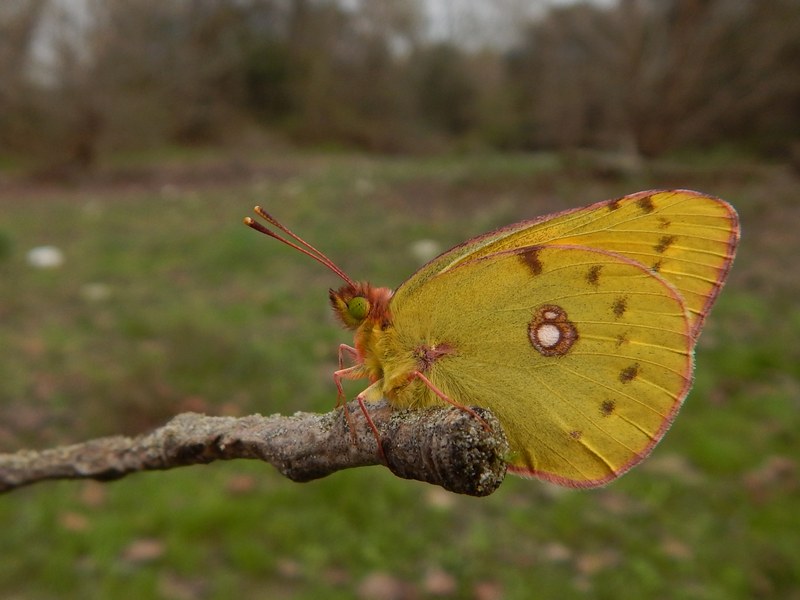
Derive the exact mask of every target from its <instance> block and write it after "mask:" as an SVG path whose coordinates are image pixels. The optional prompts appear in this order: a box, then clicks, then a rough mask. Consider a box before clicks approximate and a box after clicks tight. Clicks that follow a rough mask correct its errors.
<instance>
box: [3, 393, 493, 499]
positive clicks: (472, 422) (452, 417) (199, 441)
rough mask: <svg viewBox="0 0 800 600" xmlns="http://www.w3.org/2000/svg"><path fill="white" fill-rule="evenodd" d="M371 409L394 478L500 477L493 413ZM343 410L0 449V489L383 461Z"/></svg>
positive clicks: (305, 472)
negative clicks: (253, 465) (260, 464)
mask: <svg viewBox="0 0 800 600" xmlns="http://www.w3.org/2000/svg"><path fill="white" fill-rule="evenodd" d="M369 409H370V410H369V412H370V417H371V418H372V420H373V422H374V423H375V426H376V427H377V429H378V431H379V432H380V439H381V445H382V447H383V454H384V456H385V459H386V466H388V468H389V469H390V470H391V471H392V472H393V473H394V474H395V475H397V476H399V477H403V478H406V479H417V480H420V481H426V482H428V483H432V484H436V485H440V486H442V487H443V488H445V489H447V490H450V491H453V492H457V493H461V494H469V495H472V496H486V495H488V494H491V493H492V492H493V491H494V490H496V489H497V487H498V486H499V485H500V484H501V483H502V481H503V478H504V476H505V472H506V465H505V462H504V460H503V456H504V455H505V453H506V452H507V444H506V441H505V438H504V436H503V433H502V429H501V427H500V424H499V423H498V422H497V420H496V419H495V418H494V416H493V415H492V414H491V413H490V412H488V411H486V410H483V409H480V408H476V409H475V411H476V412H477V413H478V414H480V416H481V417H482V418H483V419H485V421H486V422H487V423H488V424H489V425H490V427H491V431H487V429H486V427H485V426H484V423H481V422H480V421H478V420H477V419H475V417H474V416H472V415H470V414H469V413H467V412H466V411H464V410H461V409H458V408H453V407H446V408H430V409H422V410H405V411H397V410H392V408H391V407H390V406H389V405H388V403H386V402H385V401H384V402H379V403H375V404H370V405H369ZM347 410H349V411H350V417H351V418H350V419H345V418H344V414H343V412H342V410H340V409H339V410H334V411H333V412H330V413H327V414H321V415H320V414H314V413H296V414H294V415H291V416H281V415H272V416H268V417H264V416H261V415H250V416H248V417H242V418H235V417H209V416H206V415H200V414H196V413H183V414H180V415H177V416H176V417H174V418H173V419H172V420H170V421H169V422H168V423H167V424H165V425H164V426H163V427H160V428H158V429H156V430H154V431H153V432H151V433H148V434H146V435H141V436H138V437H135V438H130V437H124V436H113V437H105V438H99V439H95V440H90V441H87V442H83V443H79V444H74V445H71V446H59V447H56V448H50V449H46V450H21V451H19V452H16V453H13V454H0V492H8V491H11V490H13V489H16V488H18V487H22V486H24V485H29V484H32V483H36V482H39V481H43V480H45V479H97V480H103V481H108V480H113V479H119V478H121V477H124V476H126V475H128V474H130V473H135V472H137V471H152V470H164V469H173V468H176V467H182V466H186V465H194V464H205V463H210V462H213V461H215V460H232V459H235V458H251V459H252V458H255V459H260V460H263V461H266V462H268V463H270V464H272V465H273V466H274V467H275V468H277V469H278V471H280V472H281V473H282V474H283V475H285V476H286V477H288V478H289V479H292V480H293V481H310V480H312V479H318V478H320V477H325V476H326V475H330V474H331V473H334V472H336V471H339V470H341V469H347V468H351V467H362V466H367V465H376V464H381V463H382V462H383V461H382V457H381V455H380V453H379V452H378V447H377V441H376V439H375V436H374V434H373V432H372V430H371V429H370V427H369V425H368V423H367V422H366V419H365V418H364V416H363V414H362V413H361V411H360V410H359V409H358V405H357V404H354V403H351V404H349V405H348V406H347ZM348 421H349V424H348ZM351 425H352V427H353V431H352V433H351V432H350V429H349V427H350V426H351Z"/></svg>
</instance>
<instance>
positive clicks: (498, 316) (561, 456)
mask: <svg viewBox="0 0 800 600" xmlns="http://www.w3.org/2000/svg"><path fill="white" fill-rule="evenodd" d="M392 312H393V323H392V326H391V327H390V329H389V330H387V331H386V336H385V337H384V339H383V346H382V348H381V351H382V355H383V356H384V357H386V361H385V363H384V376H385V378H386V381H389V382H390V381H392V376H393V374H394V373H402V374H405V373H407V372H408V370H409V368H417V369H419V370H421V371H422V372H423V373H425V374H426V376H427V377H428V378H429V379H430V380H431V381H432V382H433V383H434V384H435V385H436V386H437V387H439V388H441V389H442V390H443V391H444V392H445V393H446V394H447V395H448V396H449V397H450V398H452V399H454V400H455V401H456V402H458V403H460V404H464V405H479V406H485V407H487V408H489V409H491V410H492V411H493V412H494V413H495V415H496V416H497V417H498V418H499V420H500V422H501V423H502V425H503V428H504V430H505V433H506V435H507V436H508V438H509V441H510V444H511V448H512V453H511V455H510V456H509V457H508V460H509V464H510V468H511V469H512V470H513V471H515V472H517V473H520V474H523V475H531V476H539V477H543V478H545V479H549V480H552V481H555V482H558V483H561V484H565V485H573V486H592V485H598V484H601V483H604V482H606V481H608V480H610V479H612V478H614V477H616V476H618V475H620V474H621V473H622V472H624V471H626V470H627V469H628V468H630V467H631V466H633V465H634V464H636V463H637V462H638V461H639V460H641V459H642V458H644V457H645V456H646V455H647V454H648V452H649V451H650V449H651V448H652V447H653V445H654V444H655V443H656V442H657V441H658V440H659V439H660V438H661V436H662V435H663V433H664V432H665V430H666V428H667V427H668V426H669V424H670V422H671V421H672V418H673V417H674V415H675V413H676V411H677V410H678V408H679V407H680V405H681V403H682V401H683V399H684V397H685V396H686V394H687V392H688V389H689V386H690V383H691V374H692V344H693V338H692V334H691V328H690V324H689V320H688V319H689V318H688V313H687V311H686V307H685V304H684V302H683V300H682V299H681V296H680V295H679V294H678V293H677V291H676V290H675V289H674V287H673V286H671V285H670V284H669V283H668V282H666V281H665V280H664V279H663V278H661V277H660V276H658V275H656V274H654V273H652V272H651V271H650V270H648V269H647V268H646V267H644V266H642V265H640V264H638V263H636V262H635V261H632V260H629V259H627V258H625V257H623V256H620V255H618V254H614V253H611V252H607V251H604V250H597V249H593V248H586V247H580V246H533V247H525V248H515V249H512V250H509V251H503V252H498V253H494V254H490V255H487V256H483V257H481V258H478V259H475V260H470V261H467V262H462V263H461V264H459V265H458V266H455V267H453V268H451V269H448V270H446V271H444V272H442V273H440V274H439V275H437V276H435V277H432V278H430V279H428V280H427V281H426V282H425V284H424V285H421V286H419V287H417V288H416V290H415V292H414V293H413V294H409V295H407V296H405V297H404V298H403V302H402V303H395V302H392ZM414 365H415V366H414ZM397 381H399V382H400V383H399V384H398V387H397V388H396V389H394V390H392V389H387V390H386V391H387V396H388V397H389V398H390V400H392V401H393V403H394V404H396V405H399V406H408V405H424V404H432V403H436V402H437V401H438V400H437V399H436V397H435V396H434V395H433V394H432V393H431V392H430V390H429V389H428V388H427V387H426V386H425V385H423V384H422V383H421V382H419V381H414V382H413V383H410V384H409V383H407V381H408V380H407V377H400V378H397ZM390 387H391V386H390Z"/></svg>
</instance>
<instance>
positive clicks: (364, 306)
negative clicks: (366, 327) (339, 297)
mask: <svg viewBox="0 0 800 600" xmlns="http://www.w3.org/2000/svg"><path fill="white" fill-rule="evenodd" d="M347 312H349V313H350V316H351V317H353V318H354V319H358V320H359V321H360V320H361V319H365V318H366V317H367V315H368V314H369V300H367V299H366V298H364V297H362V296H356V297H355V298H353V299H352V300H350V302H348V303H347Z"/></svg>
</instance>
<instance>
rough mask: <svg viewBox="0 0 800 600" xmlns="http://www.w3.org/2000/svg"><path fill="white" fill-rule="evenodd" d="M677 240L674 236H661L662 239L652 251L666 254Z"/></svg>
mask: <svg viewBox="0 0 800 600" xmlns="http://www.w3.org/2000/svg"><path fill="white" fill-rule="evenodd" d="M677 239H678V238H676V237H675V236H674V235H665V236H662V238H661V239H660V240H658V243H657V244H656V245H655V246H654V248H653V249H654V250H655V251H656V252H658V253H659V254H664V252H666V251H667V250H668V249H669V247H670V246H672V244H674V243H675V240H677Z"/></svg>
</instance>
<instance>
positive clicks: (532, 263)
mask: <svg viewBox="0 0 800 600" xmlns="http://www.w3.org/2000/svg"><path fill="white" fill-rule="evenodd" d="M519 258H520V260H522V262H523V263H524V264H525V266H526V267H528V270H529V271H530V272H531V275H541V273H542V261H540V260H539V248H528V249H526V250H523V251H522V252H520V253H519Z"/></svg>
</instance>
